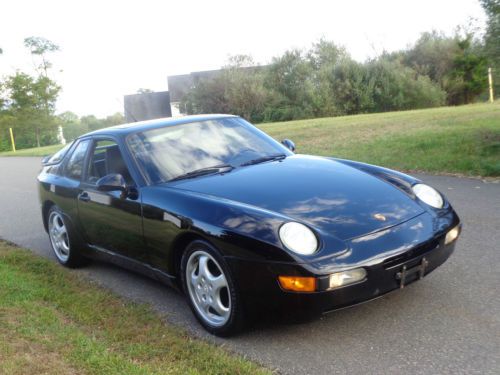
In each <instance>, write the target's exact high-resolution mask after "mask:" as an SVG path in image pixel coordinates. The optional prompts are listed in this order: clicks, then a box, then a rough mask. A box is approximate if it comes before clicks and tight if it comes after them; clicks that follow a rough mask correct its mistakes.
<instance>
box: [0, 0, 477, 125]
mask: <svg viewBox="0 0 500 375" xmlns="http://www.w3.org/2000/svg"><path fill="white" fill-rule="evenodd" d="M471 17H472V18H474V19H476V20H477V24H478V25H479V26H481V25H483V23H484V13H483V11H482V9H481V7H480V5H479V2H478V1H477V0H420V1H414V0H413V1H407V0H377V1H373V0H372V1H369V0H366V1H361V0H358V1H356V0H344V1H336V0H324V1H319V0H303V1H294V0H287V1H278V0H265V1H261V0H247V1H240V0H229V1H222V0H221V1H219V0H209V1H208V0H205V1H194V0H177V1H167V0H163V1H149V0H140V1H139V0H137V1H128V0H121V1H109V0H108V1H104V0H100V1H91V0H86V1H78V2H77V1H52V0H44V1H40V0H31V1H28V0H12V1H9V0H1V5H0V47H1V48H2V49H3V51H4V54H3V55H0V76H3V75H6V74H11V73H12V72H14V71H15V70H16V69H21V70H30V69H31V68H32V61H31V57H30V55H29V54H28V53H27V51H26V49H25V48H24V47H23V39H24V38H25V37H27V36H43V37H45V38H48V39H50V40H52V41H53V42H55V43H57V44H58V45H59V46H60V47H61V51H60V52H58V53H56V54H54V55H53V56H52V57H51V59H52V61H53V62H54V68H55V71H54V75H55V78H56V79H57V81H58V83H59V84H60V85H61V86H62V87H63V92H62V93H61V96H60V99H59V102H58V111H59V112H62V111H66V110H71V111H73V112H75V113H77V114H78V115H86V114H95V115H97V116H106V115H108V114H111V113H114V112H117V111H122V110H123V95H124V94H131V93H134V92H136V91H137V89H139V88H149V89H153V90H157V91H161V90H166V89H167V88H168V87H167V76H168V75H175V74H183V73H188V72H191V71H197V70H209V69H217V68H219V67H220V66H222V65H224V64H225V62H226V61H227V58H228V56H229V55H234V54H250V55H252V56H253V57H254V59H255V60H256V61H257V62H258V63H261V64H265V63H268V62H269V61H270V60H271V58H272V57H273V56H276V55H279V54H280V53H282V52H283V51H285V50H286V49H289V48H307V47H309V46H310V45H311V43H312V42H313V41H315V40H317V39H319V38H320V37H325V38H327V39H329V40H333V41H335V42H337V43H339V44H342V45H344V46H345V47H346V48H347V49H348V50H349V52H350V53H351V55H352V56H353V57H354V58H355V59H357V60H360V61H363V60H365V59H366V58H368V57H373V56H376V55H378V54H380V53H381V52H382V51H383V50H384V49H385V50H387V51H392V50H395V49H400V48H404V47H405V46H407V45H408V44H409V43H411V42H413V41H415V40H416V38H418V36H419V35H420V33H422V32H424V31H429V30H432V29H437V30H442V31H444V32H446V33H452V32H453V30H454V28H455V27H456V26H457V25H459V24H466V23H468V20H469V19H470V18H471Z"/></svg>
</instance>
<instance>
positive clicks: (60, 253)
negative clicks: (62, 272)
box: [47, 205, 89, 268]
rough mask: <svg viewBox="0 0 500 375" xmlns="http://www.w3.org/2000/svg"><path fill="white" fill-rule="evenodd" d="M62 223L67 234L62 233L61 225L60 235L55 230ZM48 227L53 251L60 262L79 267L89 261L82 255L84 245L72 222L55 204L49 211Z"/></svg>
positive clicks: (66, 265)
mask: <svg viewBox="0 0 500 375" xmlns="http://www.w3.org/2000/svg"><path fill="white" fill-rule="evenodd" d="M56 223H57V224H56ZM61 224H62V225H63V226H64V230H65V234H64V233H62V229H61V228H62V227H59V232H58V235H56V234H55V232H53V230H54V228H55V227H56V226H57V225H61ZM47 228H48V233H49V241H50V245H51V247H52V251H53V252H54V255H55V256H56V259H57V261H58V262H59V263H61V264H62V265H63V266H65V267H69V268H78V267H82V266H84V265H86V264H87V263H88V262H89V260H88V258H85V257H84V256H83V255H82V249H83V248H84V247H83V245H82V242H81V240H80V239H79V237H78V235H77V234H76V233H75V231H74V229H73V226H72V224H71V222H70V221H69V220H68V219H67V218H66V215H65V214H64V213H63V211H62V210H61V209H60V208H59V207H57V206H56V205H53V206H52V207H51V208H50V209H49V211H48V212H47ZM56 237H57V240H56Z"/></svg>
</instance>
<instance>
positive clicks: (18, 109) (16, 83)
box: [4, 72, 60, 147]
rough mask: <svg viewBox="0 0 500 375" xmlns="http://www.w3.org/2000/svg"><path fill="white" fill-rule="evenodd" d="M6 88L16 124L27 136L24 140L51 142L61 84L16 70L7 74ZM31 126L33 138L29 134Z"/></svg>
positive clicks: (9, 109) (54, 130)
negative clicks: (9, 74)
mask: <svg viewBox="0 0 500 375" xmlns="http://www.w3.org/2000/svg"><path fill="white" fill-rule="evenodd" d="M4 91H5V92H6V94H7V96H8V101H7V112H8V113H9V114H10V115H11V116H13V118H14V119H15V121H14V126H13V127H16V128H17V130H18V131H20V132H21V133H22V134H24V136H25V138H26V141H25V142H22V143H25V144H26V147H33V146H35V145H36V146H37V147H40V145H41V144H42V143H43V144H50V142H51V141H52V140H53V139H54V137H55V132H56V128H57V124H56V121H55V118H54V116H53V113H54V110H55V103H56V100H57V97H58V95H59V91H60V87H59V86H58V85H57V84H55V82H53V81H52V80H50V79H49V78H46V77H44V76H40V77H33V76H30V75H28V74H26V73H22V72H17V73H16V74H14V75H11V76H9V77H7V79H6V81H5V82H4ZM32 129H34V130H35V133H34V138H32V136H30V135H29V133H31V134H32V131H31V130H32ZM18 138H19V137H18Z"/></svg>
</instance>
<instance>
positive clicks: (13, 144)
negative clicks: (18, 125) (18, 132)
mask: <svg viewBox="0 0 500 375" xmlns="http://www.w3.org/2000/svg"><path fill="white" fill-rule="evenodd" d="M9 131H10V141H11V142H12V151H14V152H16V142H14V133H12V128H9Z"/></svg>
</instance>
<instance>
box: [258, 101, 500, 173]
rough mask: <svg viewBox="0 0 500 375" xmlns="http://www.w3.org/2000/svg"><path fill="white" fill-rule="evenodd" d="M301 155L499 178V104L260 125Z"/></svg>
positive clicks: (398, 167)
mask: <svg viewBox="0 0 500 375" xmlns="http://www.w3.org/2000/svg"><path fill="white" fill-rule="evenodd" d="M259 127H260V128H261V129H262V130H264V131H265V132H267V133H268V134H270V135H272V136H273V137H274V138H276V139H278V140H281V139H283V138H290V139H292V140H293V141H294V142H295V143H296V146H297V153H301V154H313V155H325V156H335V157H339V158H345V159H353V160H358V161H363V162H366V163H371V164H377V165H382V166H385V167H389V168H394V169H398V170H405V171H426V172H434V173H438V172H449V173H460V174H466V175H480V176H500V101H496V102H495V103H493V104H490V103H484V104H473V105H466V106H460V107H441V108H433V109H423V110H414V111H403V112H387V113H378V114H368V115H356V116H344V117H332V118H320V119H312V120H301V121H290V122H281V123H269V124H261V125H259Z"/></svg>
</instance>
